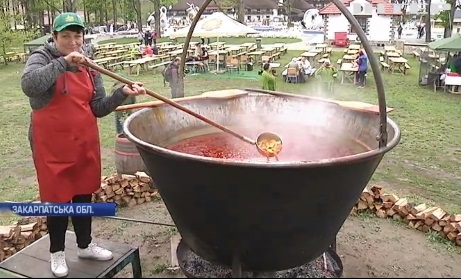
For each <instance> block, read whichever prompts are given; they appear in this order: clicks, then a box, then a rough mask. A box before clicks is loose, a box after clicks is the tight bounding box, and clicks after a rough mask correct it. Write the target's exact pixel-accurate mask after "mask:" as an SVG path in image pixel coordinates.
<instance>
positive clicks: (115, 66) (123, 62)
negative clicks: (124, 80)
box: [107, 61, 125, 70]
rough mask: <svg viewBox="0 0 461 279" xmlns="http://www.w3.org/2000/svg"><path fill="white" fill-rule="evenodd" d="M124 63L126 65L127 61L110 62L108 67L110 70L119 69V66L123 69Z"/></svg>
mask: <svg viewBox="0 0 461 279" xmlns="http://www.w3.org/2000/svg"><path fill="white" fill-rule="evenodd" d="M123 65H125V61H122V62H117V63H112V64H109V65H107V68H108V69H109V70H114V69H117V67H120V68H121V70H123V69H124V67H123Z"/></svg>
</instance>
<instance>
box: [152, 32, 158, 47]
mask: <svg viewBox="0 0 461 279" xmlns="http://www.w3.org/2000/svg"><path fill="white" fill-rule="evenodd" d="M157 39H158V33H157V31H154V33H153V34H152V41H153V43H154V45H156V44H157Z"/></svg>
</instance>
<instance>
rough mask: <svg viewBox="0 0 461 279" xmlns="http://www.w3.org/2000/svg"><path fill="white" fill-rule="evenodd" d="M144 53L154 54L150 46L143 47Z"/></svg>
mask: <svg viewBox="0 0 461 279" xmlns="http://www.w3.org/2000/svg"><path fill="white" fill-rule="evenodd" d="M143 53H144V55H145V56H147V57H151V56H152V55H154V51H153V50H152V48H151V47H150V46H146V47H145V48H144V52H143Z"/></svg>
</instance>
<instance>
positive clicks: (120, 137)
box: [115, 134, 147, 174]
mask: <svg viewBox="0 0 461 279" xmlns="http://www.w3.org/2000/svg"><path fill="white" fill-rule="evenodd" d="M115 168H116V170H117V173H118V174H134V173H136V172H137V171H143V172H146V171H147V170H146V166H145V165H144V162H143V160H142V158H141V155H139V152H138V150H137V149H136V146H135V144H134V143H132V142H131V141H129V140H128V139H127V138H126V137H125V135H124V134H117V137H116V139H115Z"/></svg>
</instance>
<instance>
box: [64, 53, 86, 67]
mask: <svg viewBox="0 0 461 279" xmlns="http://www.w3.org/2000/svg"><path fill="white" fill-rule="evenodd" d="M64 59H65V60H66V61H67V63H68V64H69V65H70V66H77V65H78V64H82V63H83V62H85V61H86V57H85V55H83V54H81V53H79V52H76V51H74V52H71V53H69V54H68V55H66V56H65V57H64Z"/></svg>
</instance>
